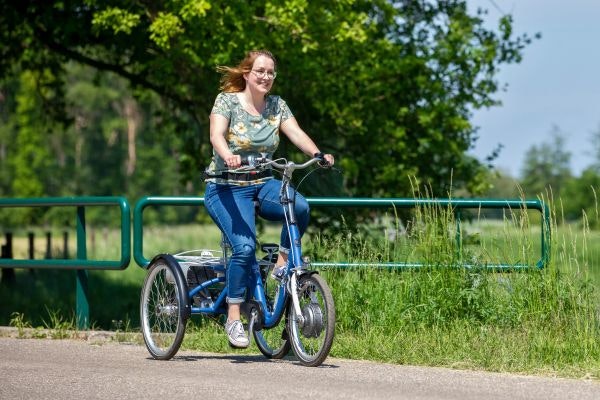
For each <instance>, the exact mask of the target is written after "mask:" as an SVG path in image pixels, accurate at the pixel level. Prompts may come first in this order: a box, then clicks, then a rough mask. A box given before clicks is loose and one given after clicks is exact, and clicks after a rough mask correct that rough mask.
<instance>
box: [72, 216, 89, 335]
mask: <svg viewBox="0 0 600 400" xmlns="http://www.w3.org/2000/svg"><path fill="white" fill-rule="evenodd" d="M85 240H86V235H85V208H84V207H83V206H78V207H77V259H78V260H87V247H86V241H85ZM76 273H77V279H76V280H77V282H76V286H77V288H76V292H75V302H76V314H77V328H78V329H86V330H87V329H89V327H90V317H89V316H90V302H89V289H88V271H87V270H86V269H82V268H80V269H77V270H76Z"/></svg>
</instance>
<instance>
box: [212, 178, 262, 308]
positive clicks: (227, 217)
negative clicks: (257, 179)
mask: <svg viewBox="0 0 600 400" xmlns="http://www.w3.org/2000/svg"><path fill="white" fill-rule="evenodd" d="M255 190H256V189H255V188H253V187H251V186H246V187H243V186H232V185H219V184H211V183H209V184H208V185H207V188H206V193H205V198H204V203H205V206H206V209H207V211H208V213H209V215H210V216H211V218H212V219H213V220H214V221H215V223H216V224H217V226H218V227H219V228H220V229H221V231H222V232H223V234H224V235H225V238H226V239H227V241H228V242H229V244H230V245H231V250H232V254H231V256H230V258H229V264H228V266H227V289H228V296H227V302H228V303H229V311H228V317H229V319H239V318H240V315H239V305H240V303H242V302H243V301H244V300H245V291H246V287H247V282H248V276H249V274H250V272H251V271H252V268H253V265H254V264H255V263H256V254H255V250H256V226H255V217H254V197H255Z"/></svg>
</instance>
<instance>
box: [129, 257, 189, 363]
mask: <svg viewBox="0 0 600 400" xmlns="http://www.w3.org/2000/svg"><path fill="white" fill-rule="evenodd" d="M184 282H185V281H184V280H183V273H182V271H181V268H180V267H179V264H178V263H177V261H175V259H174V258H173V257H171V256H168V255H160V256H157V257H155V258H154V259H153V260H152V262H151V263H150V264H149V267H148V273H147V275H146V278H145V279H144V284H143V286H142V293H141V296H140V323H141V326H142V336H143V337H144V343H145V344H146V348H147V349H148V351H149V352H150V354H151V355H152V357H153V358H155V359H157V360H169V359H171V358H172V357H173V356H174V355H175V354H176V353H177V351H178V350H179V347H180V346H181V342H182V341H183V336H184V334H185V327H186V324H187V320H188V318H189V300H188V297H187V296H188V294H187V286H186V285H185V284H184Z"/></svg>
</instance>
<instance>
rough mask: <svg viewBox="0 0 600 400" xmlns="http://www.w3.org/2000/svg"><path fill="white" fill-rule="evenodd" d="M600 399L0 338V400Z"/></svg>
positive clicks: (587, 390)
mask: <svg viewBox="0 0 600 400" xmlns="http://www.w3.org/2000/svg"><path fill="white" fill-rule="evenodd" d="M190 398H202V399H235V400H242V399H278V400H280V399H320V400H323V399H427V400H434V399H460V400H469V399H478V400H480V399H507V400H508V399H511V400H515V399H543V400H549V399H561V400H563V399H577V400H586V399H596V400H598V399H600V383H599V382H597V381H590V380H574V379H573V380H572V379H555V378H544V377H531V376H520V375H512V374H498V373H485V372H475V371H459V370H452V369H444V368H422V367H411V366H398V365H389V364H378V363H372V362H363V361H348V360H341V359H334V358H328V359H327V360H326V361H325V363H324V364H323V365H322V366H321V367H318V368H307V367H303V366H301V365H300V364H298V363H297V362H296V361H294V360H293V359H291V358H290V359H284V360H279V361H270V360H267V359H265V358H264V357H262V356H259V355H236V354H235V353H234V354H226V355H223V354H207V353H199V352H190V351H180V352H179V353H178V354H177V356H176V357H175V358H173V359H172V360H170V361H156V360H153V359H151V358H150V356H149V353H148V352H147V350H146V348H145V347H144V346H140V345H132V344H122V343H116V342H111V341H106V340H104V341H94V340H91V339H90V340H51V339H17V338H14V337H0V399H148V400H151V399H160V400H167V399H168V400H171V399H190Z"/></svg>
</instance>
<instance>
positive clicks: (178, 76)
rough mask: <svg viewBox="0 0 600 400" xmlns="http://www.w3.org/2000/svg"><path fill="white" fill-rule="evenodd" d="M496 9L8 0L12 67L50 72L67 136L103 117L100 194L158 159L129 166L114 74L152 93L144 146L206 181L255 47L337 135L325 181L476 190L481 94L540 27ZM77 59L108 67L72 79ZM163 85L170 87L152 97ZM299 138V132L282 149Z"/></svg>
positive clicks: (86, 173) (382, 3)
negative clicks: (222, 99) (225, 89)
mask: <svg viewBox="0 0 600 400" xmlns="http://www.w3.org/2000/svg"><path fill="white" fill-rule="evenodd" d="M481 17H482V16H481V14H480V13H478V14H476V15H470V14H469V13H468V12H467V9H466V2H465V1H464V0H439V1H431V0H397V1H388V0H375V1H367V0H343V1H342V0H340V1H326V0H315V1H310V2H308V1H306V0H289V1H286V2H278V1H265V0H263V1H249V2H246V1H229V0H227V1H225V0H171V1H160V2H159V1H152V0H151V1H144V2H139V1H130V0H129V1H128V0H125V1H115V0H108V1H97V0H79V1H69V0H67V1H55V2H51V3H49V2H45V1H44V2H42V1H6V0H3V1H0V24H1V26H2V27H3V29H2V30H1V31H0V78H5V81H7V79H6V78H9V77H11V76H14V74H15V73H24V72H26V71H30V72H28V73H32V74H34V75H36V76H44V75H48V76H51V77H52V78H53V79H46V80H40V81H38V82H37V83H38V85H39V86H40V87H41V88H48V89H47V90H41V89H40V90H38V93H37V96H39V101H40V102H42V103H43V104H44V107H46V108H45V110H47V111H46V115H47V116H48V117H51V118H52V119H53V121H55V122H56V123H62V124H64V126H67V127H68V130H70V131H72V132H73V133H74V134H73V135H71V136H70V139H68V138H67V137H65V138H64V139H65V140H66V142H65V146H66V145H67V144H68V145H69V146H74V148H77V146H78V145H82V144H81V143H80V142H78V141H80V140H82V139H81V137H80V133H81V130H82V129H85V130H88V132H86V135H84V137H85V141H86V142H85V144H84V145H86V146H87V148H88V149H93V151H92V152H91V153H86V152H82V153H80V154H77V153H76V152H71V153H72V154H74V155H72V157H75V158H74V159H73V160H72V163H71V165H72V166H73V167H72V168H73V171H74V172H77V174H78V178H77V179H78V180H79V181H78V182H79V183H77V182H75V183H73V185H74V187H72V188H70V191H71V192H72V193H75V194H84V193H80V191H81V189H82V188H84V185H82V183H81V182H85V181H86V180H88V179H95V182H97V190H96V191H95V192H94V193H95V194H118V193H117V192H119V191H124V192H126V191H127V190H129V188H130V187H136V188H137V189H136V190H139V191H143V190H149V188H148V186H147V184H146V183H143V182H145V181H144V179H142V177H145V179H148V176H146V175H148V174H150V173H152V172H153V171H140V170H139V168H134V170H133V171H135V172H132V170H131V169H129V170H128V169H127V165H129V166H131V164H130V163H131V162H132V160H131V155H130V154H129V155H127V154H124V153H123V149H127V150H128V149H130V147H127V146H117V147H118V148H119V151H120V152H118V151H117V150H116V148H115V149H113V150H111V148H110V146H109V143H110V137H111V136H110V135H111V134H112V133H111V132H115V131H117V132H125V131H127V126H126V125H127V122H126V121H127V118H128V117H127V114H126V112H125V110H126V108H127V107H131V103H129V105H127V104H128V103H127V102H128V101H129V100H128V99H127V98H122V97H121V98H119V97H118V96H122V93H123V92H122V91H117V92H114V91H113V90H114V87H113V86H112V85H113V81H112V80H113V79H114V76H118V77H120V78H121V79H122V80H119V81H118V82H127V85H129V88H130V90H131V91H130V92H129V93H130V94H129V95H128V96H134V97H133V98H135V100H136V102H140V103H142V104H143V106H142V107H140V108H139V109H140V110H142V111H140V112H141V114H142V115H143V118H142V121H145V120H146V118H151V119H152V122H150V123H148V124H146V123H145V122H144V123H142V124H143V125H144V128H143V129H141V130H140V133H139V134H138V135H137V136H136V138H135V143H137V145H136V146H137V147H136V148H138V149H139V148H143V149H145V150H147V151H143V152H140V156H139V157H140V158H146V159H147V158H152V157H153V155H154V156H158V157H162V158H163V159H162V161H163V162H164V165H163V167H164V168H160V171H155V173H159V174H162V173H163V172H164V171H166V170H168V171H171V172H169V173H171V174H175V175H176V176H177V177H178V178H179V179H182V180H184V181H187V182H188V184H189V182H194V183H195V182H199V181H200V176H201V175H200V171H201V170H202V169H203V167H204V166H205V165H206V164H207V161H208V158H209V156H210V144H209V141H208V128H207V123H208V113H209V112H210V108H211V106H212V102H213V101H214V97H215V95H216V93H217V91H218V81H219V76H218V75H217V73H216V71H215V66H216V65H223V64H227V65H230V64H235V63H237V61H238V60H239V59H241V58H242V56H243V55H244V53H245V52H246V51H248V50H250V49H254V48H268V49H270V50H271V51H272V52H273V53H274V54H275V55H276V56H277V58H278V70H279V75H278V78H277V82H276V84H275V88H274V91H275V92H277V93H278V94H280V95H282V96H283V97H284V98H285V99H286V100H287V102H288V103H289V104H290V106H291V108H292V110H293V112H294V114H295V115H296V117H297V118H298V119H299V121H300V124H301V126H303V127H304V128H305V130H307V131H308V132H309V133H310V134H311V136H312V137H313V138H314V139H315V140H316V141H317V142H318V143H319V145H320V147H321V148H322V150H324V151H329V152H333V153H335V154H336V156H337V158H338V160H339V165H341V167H342V169H343V176H342V178H343V181H340V182H337V183H336V182H331V181H326V182H325V183H326V186H325V187H326V191H328V193H327V194H329V195H335V194H342V193H343V194H345V195H359V196H405V195H408V194H409V193H411V188H410V181H409V179H408V177H409V176H412V177H415V178H416V179H417V181H418V182H422V183H424V184H427V185H428V186H429V187H431V188H433V189H434V192H435V193H436V194H442V195H445V194H447V190H448V188H449V184H450V182H453V184H454V185H459V186H463V187H466V188H467V189H468V190H470V191H471V192H476V191H478V190H479V189H480V188H481V187H482V186H483V185H482V184H483V182H482V179H483V177H484V176H485V173H484V166H482V165H481V164H480V163H479V162H478V161H477V160H475V159H474V158H472V157H470V156H468V155H466V151H467V150H468V149H469V148H470V146H472V145H473V143H474V141H475V140H476V137H477V136H476V128H475V127H474V126H473V125H472V124H471V122H470V117H471V110H473V109H477V108H480V107H490V106H494V105H496V104H498V103H497V101H496V100H495V98H494V95H495V94H496V93H497V91H498V90H499V84H498V82H497V80H496V74H497V72H498V68H499V67H500V66H501V65H503V64H508V63H516V62H519V61H520V60H521V56H522V51H523V49H524V47H525V46H526V45H527V44H528V43H529V42H530V38H529V37H527V36H526V35H521V36H516V35H515V34H514V33H513V31H512V20H511V17H510V16H508V15H507V16H503V17H502V18H501V19H500V20H499V21H498V28H497V30H494V31H492V30H489V29H486V28H485V27H484V25H483V21H482V18H481ZM73 63H76V64H78V65H84V66H87V67H91V68H93V69H95V70H97V71H103V72H105V73H109V75H103V76H102V75H98V76H97V77H99V78H98V79H97V80H95V81H94V80H92V81H91V83H90V85H89V86H88V87H87V88H86V87H83V86H85V84H84V83H78V84H77V85H83V86H81V87H76V86H71V85H70V80H71V79H72V77H73V73H74V72H73V68H74V67H73V65H74V64H73ZM109 78H110V79H109ZM71 83H72V82H71ZM91 84H93V86H91ZM118 84H119V85H120V84H121V83H118ZM4 87H5V88H6V86H4ZM67 89H68V91H69V93H70V96H69V94H68V93H67ZM148 91H152V92H153V93H155V94H156V95H158V96H159V98H160V100H156V99H155V100H153V101H152V102H149V101H147V100H148V98H150V97H152V95H149V94H148ZM47 93H52V96H48V95H47ZM74 93H77V94H74ZM116 93H119V94H118V95H117V94H116ZM144 102H145V103H144ZM157 104H160V106H157ZM130 111H131V109H130ZM100 114H102V115H103V116H102V117H98V116H99V115H100ZM107 114H108V115H112V117H109V118H106V117H105V116H106V115H107ZM130 116H131V115H130ZM82 121H83V122H84V124H83V125H82ZM107 124H108V125H107ZM59 126H60V125H59ZM92 131H94V132H92ZM46 132H48V131H47V130H46ZM0 133H1V131H0ZM21 134H22V133H21V132H20V131H19V133H18V135H21ZM3 135H4V134H3ZM107 135H108V136H107ZM3 137H4V136H0V138H3ZM67 139H68V140H71V142H70V143H67V142H68V140H67ZM116 139H118V140H129V139H130V138H127V139H125V135H124V134H120V135H117V136H116ZM165 142H167V148H168V149H169V150H167V151H166V153H165V152H162V151H160V147H161V146H163V145H165ZM129 143H130V142H129ZM0 145H5V144H4V143H2V144H0ZM57 149H58V147H57ZM290 152H293V149H292V148H291V147H290V145H289V144H287V143H284V144H283V149H282V153H285V154H289V153H290ZM65 154H66V153H65ZM165 154H168V156H169V157H172V158H170V159H169V158H168V157H165ZM77 157H79V158H77ZM128 163H129V164H128ZM144 167H145V168H147V167H148V164H144ZM155 167H156V168H157V169H158V166H157V165H156V166H155ZM108 171H110V173H107V172H108ZM127 171H129V173H131V174H132V175H131V176H130V177H128V175H127V173H128V172H127ZM173 171H174V172H173ZM134 176H135V178H140V179H141V181H138V180H136V179H134ZM330 176H331V175H330ZM330 179H332V178H330ZM336 187H337V188H338V189H337V190H338V193H331V190H333V189H332V188H336ZM78 188H79V189H78ZM307 189H308V191H309V193H308V194H311V193H310V190H313V191H319V190H320V191H321V193H322V192H323V191H324V188H323V187H321V188H319V187H318V185H315V186H314V188H307ZM85 190H89V188H85ZM164 190H173V188H172V187H165V188H164ZM85 194H91V193H85ZM158 194H161V193H158Z"/></svg>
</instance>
